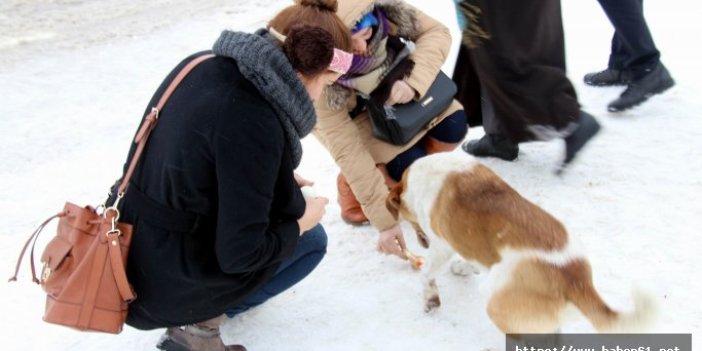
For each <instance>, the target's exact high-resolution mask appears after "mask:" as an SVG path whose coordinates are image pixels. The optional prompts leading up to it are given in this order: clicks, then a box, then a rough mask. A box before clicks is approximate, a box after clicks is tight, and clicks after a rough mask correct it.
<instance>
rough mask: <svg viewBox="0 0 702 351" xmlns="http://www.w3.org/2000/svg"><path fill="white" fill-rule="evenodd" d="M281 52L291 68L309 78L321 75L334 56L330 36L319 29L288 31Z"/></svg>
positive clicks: (306, 28) (293, 29) (303, 28)
mask: <svg viewBox="0 0 702 351" xmlns="http://www.w3.org/2000/svg"><path fill="white" fill-rule="evenodd" d="M283 51H285V55H286V56H287V57H288V60H290V64H291V65H292V66H293V68H294V69H295V70H296V71H298V72H300V73H302V74H304V75H305V76H308V77H311V76H316V75H318V74H320V73H323V72H324V71H326V70H327V68H328V67H329V64H330V63H331V60H332V57H333V56H334V43H333V38H332V35H331V34H329V32H327V31H326V30H324V29H322V28H320V27H314V26H309V25H300V26H294V27H292V28H291V29H290V31H288V36H287V38H286V39H285V42H284V43H283Z"/></svg>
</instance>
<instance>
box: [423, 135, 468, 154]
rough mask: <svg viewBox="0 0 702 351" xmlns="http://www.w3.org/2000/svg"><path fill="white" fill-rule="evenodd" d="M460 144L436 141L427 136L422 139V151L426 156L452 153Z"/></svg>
mask: <svg viewBox="0 0 702 351" xmlns="http://www.w3.org/2000/svg"><path fill="white" fill-rule="evenodd" d="M460 144H461V143H445V142H443V141H438V140H436V139H434V138H432V137H429V136H427V137H426V138H424V150H426V151H427V154H429V155H431V154H435V153H437V152H448V151H453V150H454V149H455V148H457V147H458V145H460Z"/></svg>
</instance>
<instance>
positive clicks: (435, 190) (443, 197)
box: [387, 152, 655, 334]
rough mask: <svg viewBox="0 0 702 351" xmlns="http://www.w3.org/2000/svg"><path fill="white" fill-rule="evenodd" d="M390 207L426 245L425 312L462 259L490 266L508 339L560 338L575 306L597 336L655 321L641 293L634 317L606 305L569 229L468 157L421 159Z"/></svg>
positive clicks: (491, 311)
mask: <svg viewBox="0 0 702 351" xmlns="http://www.w3.org/2000/svg"><path fill="white" fill-rule="evenodd" d="M387 207H388V209H389V210H390V211H391V212H392V213H393V214H394V215H395V216H396V217H397V216H398V215H400V216H401V217H402V218H404V219H405V220H407V221H409V222H410V223H411V224H412V226H413V227H414V229H415V230H416V231H417V236H418V239H419V241H420V243H421V244H422V245H423V246H425V247H428V248H429V253H428V260H427V264H426V266H425V268H424V269H425V271H424V298H425V310H426V311H427V312H429V311H432V310H434V309H436V308H437V307H439V305H440V299H439V292H438V289H437V287H436V282H435V278H436V274H437V273H438V272H439V271H440V270H441V268H442V267H443V266H445V263H446V262H448V261H449V259H450V258H451V257H452V256H453V254H454V253H458V254H459V255H460V256H462V257H463V258H464V259H466V260H467V261H468V262H471V263H474V264H477V265H478V266H479V267H484V268H486V269H489V273H488V277H487V281H486V286H484V288H485V290H486V292H487V293H488V294H489V300H488V306H487V312H488V315H489V316H490V319H492V321H493V322H494V323H495V325H496V326H497V327H498V328H499V329H500V330H501V331H502V332H504V333H508V334H523V333H551V332H556V331H558V330H559V328H560V326H561V323H562V321H563V320H562V318H563V316H564V312H565V311H566V310H567V308H568V307H571V306H575V307H576V308H577V309H578V310H580V312H581V313H582V314H583V315H585V317H586V318H587V319H588V320H589V321H590V322H591V323H592V325H593V326H594V327H595V329H596V330H597V331H599V332H636V331H642V329H645V328H646V327H647V326H648V324H649V323H650V322H652V320H653V319H654V315H655V302H654V300H653V299H652V298H651V297H650V296H648V295H646V294H644V293H641V292H635V293H634V296H633V297H634V304H635V309H634V311H633V312H631V313H621V312H617V311H614V310H612V309H611V308H610V307H609V306H607V304H606V303H605V302H604V301H603V300H602V298H601V297H600V296H599V294H598V293H597V291H596V290H595V287H594V286H593V283H592V274H591V269H590V264H589V263H588V261H587V259H586V258H585V256H584V255H583V253H582V251H580V250H579V249H578V245H577V244H576V242H575V241H574V239H573V238H572V237H570V236H568V233H567V232H566V229H565V228H564V227H563V225H562V224H561V223H560V222H559V221H558V220H557V219H555V218H554V217H553V216H551V215H550V214H548V213H547V212H546V211H544V210H542V209H541V208H539V207H538V206H536V205H534V204H533V203H531V202H529V201H528V200H526V199H524V198H523V197H522V196H520V195H519V194H518V193H517V192H516V191H515V190H514V189H512V188H511V187H510V186H509V185H508V184H507V183H505V182H504V181H503V180H502V179H501V178H500V177H498V176H497V175H496V174H495V173H493V172H492V171H491V170H490V169H489V168H487V167H485V166H484V165H482V164H480V163H478V162H477V161H476V160H475V159H474V158H473V157H472V156H470V155H467V154H465V153H462V152H452V153H439V154H434V155H430V156H427V157H424V158H421V159H419V160H417V161H415V162H414V163H413V164H412V165H411V166H410V167H409V168H408V170H407V171H406V172H405V174H404V175H403V177H402V180H401V182H400V183H399V184H397V186H395V187H394V188H393V189H392V191H391V192H390V195H389V196H388V199H387ZM481 290H482V289H481Z"/></svg>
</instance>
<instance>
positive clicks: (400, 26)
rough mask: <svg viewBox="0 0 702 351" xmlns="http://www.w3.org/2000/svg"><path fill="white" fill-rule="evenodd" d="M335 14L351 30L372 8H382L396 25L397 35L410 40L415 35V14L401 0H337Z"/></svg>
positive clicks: (412, 9)
mask: <svg viewBox="0 0 702 351" xmlns="http://www.w3.org/2000/svg"><path fill="white" fill-rule="evenodd" d="M337 3H338V5H339V8H338V10H337V11H336V14H337V15H338V16H339V18H341V20H342V21H344V24H346V26H347V27H348V28H349V29H351V28H353V26H354V25H355V24H356V22H358V20H360V19H361V18H362V17H363V16H364V15H366V14H367V13H369V12H371V10H373V7H374V6H379V7H382V8H383V10H385V14H386V15H387V17H388V19H389V20H390V21H392V22H393V23H394V24H395V25H397V30H398V33H397V34H398V35H399V36H401V37H407V38H412V37H414V36H415V35H416V34H417V28H418V23H417V14H416V13H415V10H414V8H412V7H409V6H407V5H406V4H405V2H404V1H402V0H338V2H337Z"/></svg>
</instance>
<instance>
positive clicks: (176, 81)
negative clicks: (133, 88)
mask: <svg viewBox="0 0 702 351" xmlns="http://www.w3.org/2000/svg"><path fill="white" fill-rule="evenodd" d="M214 56H215V55H214V54H203V55H200V56H197V57H196V58H194V59H193V60H192V61H190V62H188V64H187V65H185V67H183V69H181V70H180V72H178V75H176V77H175V78H173V81H171V83H170V84H169V85H168V88H166V91H165V92H164V93H163V95H161V98H160V99H159V100H158V103H157V104H156V106H155V107H152V108H151V112H149V114H148V115H147V116H146V117H145V118H144V122H143V123H142V125H141V127H140V128H139V131H138V132H137V135H136V137H135V138H134V142H135V143H137V144H138V145H137V149H136V151H135V152H134V156H133V157H132V160H131V162H130V163H129V167H128V168H127V173H126V174H125V176H124V178H123V179H122V182H121V183H120V185H119V188H118V199H119V198H121V197H123V196H124V192H125V191H126V190H127V185H128V184H129V179H130V178H131V177H132V173H133V172H134V168H135V167H136V164H137V162H138V161H139V158H140V157H141V154H142V152H143V151H144V146H145V145H146V141H147V140H148V138H149V135H150V134H151V131H152V130H153V129H154V127H155V126H156V122H158V118H159V112H160V111H161V109H163V106H164V105H165V104H166V102H167V101H168V99H169V98H170V97H171V94H173V92H174V91H175V90H176V88H177V87H178V85H180V83H181V82H182V81H183V79H185V77H186V76H187V75H188V74H189V73H190V72H191V71H192V70H193V68H195V67H196V66H197V65H199V64H200V63H202V62H203V61H205V60H207V59H209V58H212V57H214ZM115 205H116V203H115ZM65 215H66V213H65V212H59V213H57V214H55V215H53V216H51V217H49V218H48V219H47V220H45V221H44V222H43V223H42V224H40V225H39V227H38V228H37V229H36V230H34V232H33V233H32V235H30V236H29V239H27V241H26V242H25V244H24V246H23V247H22V252H21V253H20V256H19V258H18V259H17V265H16V266H15V274H14V275H13V276H12V277H11V278H10V279H9V280H8V281H10V282H12V281H17V274H18V272H19V269H20V266H21V263H22V259H23V258H24V254H25V253H26V252H27V248H29V245H30V243H31V244H32V248H31V250H30V265H31V268H32V281H33V282H35V283H37V284H38V283H40V281H39V279H38V278H37V275H36V269H35V267H34V245H35V244H36V241H37V238H38V237H39V234H40V233H41V231H42V230H43V229H44V227H46V225H47V224H49V222H51V220H53V219H55V218H59V217H62V216H65ZM109 254H110V259H111V260H112V267H113V271H114V272H115V279H116V280H117V286H118V288H119V290H120V293H121V294H122V296H123V297H124V298H125V300H130V299H133V298H134V297H133V296H132V293H131V292H130V291H128V290H127V288H128V287H129V283H128V281H127V275H126V272H125V271H124V266H123V265H120V264H116V263H117V260H119V261H121V255H120V253H119V250H114V249H113V250H110V253H109Z"/></svg>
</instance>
